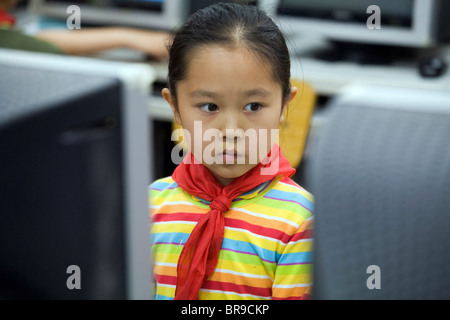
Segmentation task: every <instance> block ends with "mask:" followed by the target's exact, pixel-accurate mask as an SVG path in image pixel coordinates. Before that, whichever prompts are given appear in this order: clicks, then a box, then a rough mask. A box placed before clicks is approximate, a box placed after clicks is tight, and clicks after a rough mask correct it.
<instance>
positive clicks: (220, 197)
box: [172, 144, 295, 300]
mask: <svg viewBox="0 0 450 320" xmlns="http://www.w3.org/2000/svg"><path fill="white" fill-rule="evenodd" d="M185 159H188V160H190V161H183V162H182V163H181V164H180V165H179V166H178V167H177V168H176V169H175V171H174V173H173V175H172V178H173V179H174V180H175V182H177V183H178V185H179V186H180V187H181V188H182V189H183V190H184V191H186V192H188V193H189V194H191V195H194V196H196V197H199V198H201V199H203V200H206V201H211V204H210V206H209V208H210V211H209V212H208V213H206V214H204V215H203V216H202V217H201V218H200V220H199V221H198V222H197V224H196V226H195V227H194V229H193V230H192V232H191V234H190V236H189V238H188V240H187V241H186V243H185V244H184V246H183V250H182V251H181V254H180V257H179V259H178V264H177V287H176V292H175V300H196V299H198V293H199V291H200V288H201V287H202V285H203V283H204V282H205V281H206V280H207V279H208V278H209V276H210V275H211V274H212V273H213V271H214V269H215V267H216V264H217V261H218V259H219V252H220V248H221V246H222V241H223V235H224V229H225V218H224V214H225V212H227V211H228V210H230V207H231V203H232V201H233V199H235V198H236V197H238V196H239V195H241V194H242V193H244V192H247V191H250V190H252V189H254V188H256V187H257V186H259V185H260V184H262V183H264V182H266V181H269V180H271V179H273V178H275V177H277V176H285V177H291V176H292V175H293V174H294V173H295V169H293V168H292V167H291V165H290V164H289V161H288V160H287V159H286V158H285V157H284V156H283V155H282V153H281V149H280V146H279V145H278V144H274V146H273V147H272V150H271V151H270V152H269V154H268V155H267V157H266V159H264V160H263V161H261V163H259V164H258V165H256V166H255V167H254V168H253V169H251V170H249V171H248V172H247V173H245V174H244V175H242V176H240V177H238V178H236V179H234V180H233V181H232V182H231V183H230V184H229V185H227V186H223V185H222V184H220V183H219V182H218V181H217V180H216V179H215V178H214V176H213V175H212V174H211V172H210V171H209V170H208V169H207V168H206V167H205V166H204V165H202V164H199V163H198V162H197V161H195V159H194V156H193V155H192V154H191V153H188V154H187V155H186V158H185ZM262 163H264V164H262ZM270 164H276V165H277V167H276V168H275V170H274V171H273V172H272V173H271V174H262V173H261V172H262V171H261V169H263V168H266V167H267V166H269V165H270ZM266 172H267V171H266Z"/></svg>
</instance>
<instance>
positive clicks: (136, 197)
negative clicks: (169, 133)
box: [0, 49, 154, 300]
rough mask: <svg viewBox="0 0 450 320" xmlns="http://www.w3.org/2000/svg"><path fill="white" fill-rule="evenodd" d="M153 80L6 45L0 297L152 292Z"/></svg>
mask: <svg viewBox="0 0 450 320" xmlns="http://www.w3.org/2000/svg"><path fill="white" fill-rule="evenodd" d="M153 78H154V72H153V69H151V68H150V67H148V66H146V65H145V66H144V65H139V64H133V65H130V64H125V63H117V62H107V61H100V60H96V59H90V58H79V57H68V56H58V55H53V54H42V53H29V52H23V51H15V50H7V49H1V50H0V96H1V99H0V150H1V157H0V217H1V218H0V219H1V221H2V222H1V223H0V256H1V259H0V298H3V299H50V300H52V299H58V300H59V299H88V300H96V299H101V300H104V299H108V300H109V299H111V300H115V299H119V300H121V299H152V297H153V289H152V280H151V258H150V244H149V230H148V228H149V216H148V199H147V187H148V185H149V183H150V182H151V181H152V174H151V170H150V168H151V158H150V151H151V145H150V143H151V141H152V139H151V137H150V136H149V135H150V134H151V131H150V128H149V126H150V121H149V113H148V101H147V99H148V97H149V95H147V93H146V90H148V88H149V87H150V83H151V81H152V80H153Z"/></svg>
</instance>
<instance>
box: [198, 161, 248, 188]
mask: <svg viewBox="0 0 450 320" xmlns="http://www.w3.org/2000/svg"><path fill="white" fill-rule="evenodd" d="M205 166H206V167H207V168H208V169H209V171H211V173H212V174H213V176H214V177H215V178H216V180H217V181H219V182H221V183H222V184H223V185H227V184H229V183H231V181H233V180H234V179H236V178H239V177H240V176H242V175H243V174H245V173H246V172H247V171H249V170H251V169H252V168H253V167H254V166H255V165H248V164H234V165H229V164H228V165H227V164H222V165H220V164H214V165H207V164H205Z"/></svg>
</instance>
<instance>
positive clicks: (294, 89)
mask: <svg viewBox="0 0 450 320" xmlns="http://www.w3.org/2000/svg"><path fill="white" fill-rule="evenodd" d="M297 92H298V89H297V87H292V88H291V94H290V96H289V99H287V100H286V101H285V102H284V104H283V107H282V108H281V117H280V123H281V122H283V121H284V112H285V111H286V108H287V106H288V105H289V103H290V102H291V101H292V99H294V98H295V96H296V95H297Z"/></svg>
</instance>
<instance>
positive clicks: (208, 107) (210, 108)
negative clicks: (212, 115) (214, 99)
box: [199, 103, 219, 112]
mask: <svg viewBox="0 0 450 320" xmlns="http://www.w3.org/2000/svg"><path fill="white" fill-rule="evenodd" d="M199 108H200V109H202V110H203V111H206V112H215V111H217V110H219V107H218V106H217V105H215V104H214V103H205V104H202V105H201V106H199Z"/></svg>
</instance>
